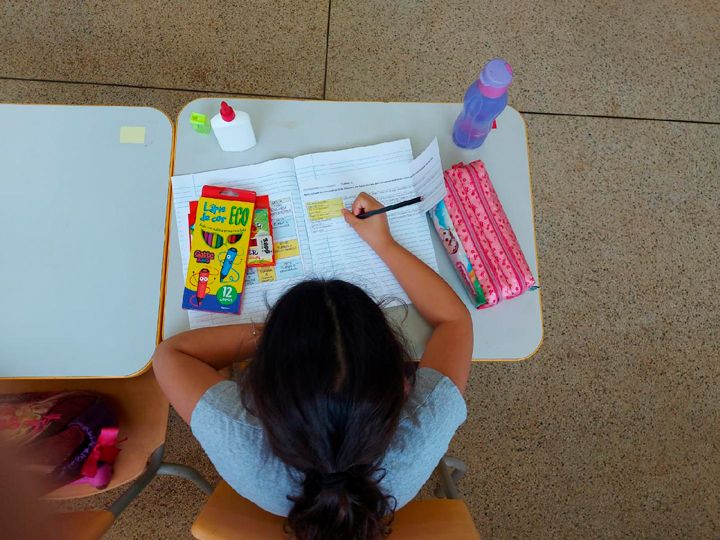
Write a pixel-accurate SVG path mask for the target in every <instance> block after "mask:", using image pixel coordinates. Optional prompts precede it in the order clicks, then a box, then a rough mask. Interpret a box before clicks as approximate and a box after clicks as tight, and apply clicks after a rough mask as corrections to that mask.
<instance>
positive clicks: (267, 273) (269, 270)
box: [257, 266, 276, 283]
mask: <svg viewBox="0 0 720 540" xmlns="http://www.w3.org/2000/svg"><path fill="white" fill-rule="evenodd" d="M257 273H258V280H260V283H266V282H268V281H275V279H276V276H275V268H273V267H272V266H268V267H266V268H262V267H260V268H258V269H257Z"/></svg>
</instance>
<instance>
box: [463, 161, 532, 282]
mask: <svg viewBox="0 0 720 540" xmlns="http://www.w3.org/2000/svg"><path fill="white" fill-rule="evenodd" d="M468 168H469V169H471V172H470V177H471V178H472V180H473V184H474V185H475V191H477V193H478V199H480V204H482V206H483V209H484V210H485V213H486V214H487V215H488V217H489V218H490V220H491V221H492V224H493V229H495V234H496V235H497V237H498V240H500V245H501V246H502V248H503V251H504V252H505V256H506V257H507V258H508V260H509V261H510V266H512V269H513V272H514V273H515V278H516V279H517V280H518V283H519V284H520V293H519V294H518V296H520V294H522V293H524V292H525V290H526V289H527V284H526V283H525V278H524V277H523V275H522V272H520V267H519V265H518V264H517V261H516V260H515V256H514V255H513V253H512V250H511V249H510V246H509V245H508V243H507V240H506V238H505V235H504V234H503V232H502V231H501V230H500V227H498V224H497V221H495V216H494V215H493V213H492V212H490V208H489V206H490V203H488V202H487V201H486V200H485V193H484V192H483V190H482V186H481V185H480V179H479V178H478V175H477V173H476V172H475V167H473V166H472V164H470V165H468ZM503 211H504V210H503ZM508 223H509V222H508Z"/></svg>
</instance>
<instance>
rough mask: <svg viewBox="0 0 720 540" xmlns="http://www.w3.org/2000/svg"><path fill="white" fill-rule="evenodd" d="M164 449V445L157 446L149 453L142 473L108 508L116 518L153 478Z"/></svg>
mask: <svg viewBox="0 0 720 540" xmlns="http://www.w3.org/2000/svg"><path fill="white" fill-rule="evenodd" d="M164 451H165V448H164V446H159V447H158V448H157V449H156V450H155V451H154V452H153V453H152V454H151V455H150V459H149V460H148V464H147V467H146V468H145V470H144V471H143V473H142V474H141V475H140V476H138V478H137V479H136V480H135V481H134V482H133V483H132V485H131V486H130V487H129V488H128V489H127V490H126V491H125V492H124V493H123V494H122V495H120V497H118V498H117V499H116V500H115V502H113V503H112V504H111V505H110V507H109V508H108V510H109V511H110V512H112V515H113V516H115V517H116V518H117V517H118V516H119V515H120V513H121V512H122V511H123V510H125V509H126V508H127V507H128V505H129V504H130V503H131V502H132V501H133V499H134V498H135V497H137V496H138V495H140V493H141V492H142V490H144V489H145V488H146V487H147V485H148V484H149V483H150V481H151V480H152V479H153V478H155V475H156V474H157V471H158V469H159V468H160V464H161V463H162V457H163V452H164Z"/></svg>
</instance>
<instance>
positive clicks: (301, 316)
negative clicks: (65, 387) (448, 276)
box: [153, 193, 472, 540]
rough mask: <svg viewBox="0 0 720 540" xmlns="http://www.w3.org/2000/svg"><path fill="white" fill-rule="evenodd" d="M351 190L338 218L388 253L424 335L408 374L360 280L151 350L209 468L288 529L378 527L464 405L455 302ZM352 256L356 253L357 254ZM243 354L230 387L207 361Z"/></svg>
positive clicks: (322, 531)
mask: <svg viewBox="0 0 720 540" xmlns="http://www.w3.org/2000/svg"><path fill="white" fill-rule="evenodd" d="M381 207H382V205H381V204H380V203H379V202H378V201H376V200H375V199H373V198H372V197H370V196H369V195H367V194H364V193H362V194H360V195H359V196H358V197H357V199H356V200H355V202H354V203H353V205H352V212H350V211H348V210H344V213H345V220H346V221H347V222H348V223H349V224H350V226H352V227H353V228H354V229H355V231H356V232H357V233H358V234H359V235H360V236H361V237H362V238H363V240H365V242H367V243H368V244H369V245H370V247H371V248H373V250H374V251H375V252H376V253H377V254H378V255H379V256H380V258H381V259H382V260H383V261H384V262H385V264H387V266H388V268H389V269H390V270H391V271H392V273H393V274H394V275H395V278H396V279H397V280H398V282H399V283H400V284H401V285H402V287H403V289H404V290H405V292H406V293H407V295H408V297H409V298H410V300H411V301H412V303H413V304H414V305H415V307H416V309H417V310H418V312H419V313H420V315H422V317H423V318H424V319H425V320H426V321H427V323H428V324H429V325H430V326H431V327H432V334H431V336H430V339H429V341H428V343H427V346H426V348H425V352H424V354H423V356H422V358H421V359H420V364H419V369H418V370H417V372H416V374H415V375H414V376H413V377H408V376H406V375H405V370H404V369H403V368H404V364H405V362H406V361H408V360H409V356H408V352H407V350H406V348H405V345H404V343H403V340H402V339H401V337H400V336H399V335H398V334H397V333H396V331H395V330H394V329H393V328H392V326H391V325H390V324H388V321H387V320H386V318H385V316H384V314H383V312H382V310H381V309H380V307H378V305H377V304H376V303H375V302H374V301H373V300H372V299H371V298H370V297H369V296H368V295H367V294H366V293H365V292H363V291H362V289H360V288H358V287H356V286H355V285H351V284H349V283H346V282H343V281H337V280H333V281H320V280H317V281H306V282H302V283H300V284H298V285H296V286H295V287H293V288H292V289H290V290H289V291H288V292H287V293H286V294H285V295H284V296H283V297H282V298H280V299H279V300H278V301H277V302H276V304H275V305H274V307H273V308H272V311H271V313H270V315H269V317H268V319H267V322H266V323H265V324H264V325H263V326H260V325H257V326H256V325H251V324H244V325H233V326H224V327H215V328H203V329H198V330H193V331H190V332H185V333H183V334H179V335H177V336H174V337H172V338H170V339H168V340H166V341H164V342H163V343H161V344H160V345H159V346H158V348H157V350H156V352H155V355H154V357H153V367H154V370H155V374H156V376H157V379H158V382H159V383H160V386H161V387H162V389H163V391H164V392H165V394H167V396H168V398H169V400H170V403H172V405H173V407H175V410H177V412H178V414H179V415H180V416H181V417H182V418H183V419H184V420H185V421H186V422H188V423H189V424H190V427H191V429H192V431H193V434H194V435H195V437H197V439H198V440H199V441H200V444H201V445H202V446H203V448H204V450H205V452H207V454H208V456H209V457H210V459H211V461H212V462H213V464H214V465H215V467H216V468H217V470H218V472H219V473H220V475H221V476H222V477H223V478H224V479H225V481H226V482H227V483H228V484H230V486H232V487H233V488H234V489H235V490H236V491H237V492H238V493H239V494H240V495H242V496H243V497H246V498H247V499H250V500H251V501H253V502H254V503H255V504H257V505H258V506H260V507H261V508H264V509H265V510H267V511H269V512H272V513H274V514H278V515H282V516H287V525H288V527H289V529H290V530H291V531H292V533H293V534H294V535H295V537H296V538H298V539H300V540H305V539H312V540H324V539H340V538H341V539H358V540H360V539H362V540H365V539H374V538H381V537H383V536H385V535H386V534H387V533H388V531H389V527H390V522H391V518H392V514H393V511H394V510H395V509H399V508H400V507H402V506H403V505H405V504H407V503H408V502H409V501H410V500H411V499H412V498H413V497H414V496H415V495H416V494H417V493H418V491H419V490H420V488H421V487H422V486H423V484H424V483H425V482H426V481H427V479H428V478H429V477H430V475H431V473H432V471H433V469H434V468H435V466H436V465H437V463H438V461H439V460H440V458H441V457H442V456H443V455H444V453H445V451H446V450H447V447H448V444H449V442H450V440H451V439H452V437H453V435H454V433H455V431H456V430H457V428H458V427H459V426H460V424H462V422H463V421H464V420H465V417H466V413H467V409H466V406H465V402H464V400H463V398H462V395H461V394H462V392H463V391H464V390H465V385H466V384H467V379H468V373H469V370H470V360H471V354H472V326H471V322H470V315H469V313H468V310H467V309H466V308H465V305H464V304H463V303H462V302H461V301H460V300H459V299H458V297H457V296H456V295H455V293H454V292H453V291H452V289H451V288H450V287H449V286H448V285H447V284H446V283H445V281H443V280H442V278H440V277H439V276H438V275H437V274H436V273H435V272H434V271H433V270H431V269H430V268H429V267H428V266H426V265H425V264H424V263H422V262H421V261H420V260H418V259H417V258H416V257H415V256H414V255H412V254H411V253H410V252H408V251H407V250H405V249H404V248H403V247H402V246H400V245H399V244H397V243H396V242H395V241H394V240H393V238H392V236H391V234H390V230H389V228H388V223H387V217H386V216H385V215H384V214H382V215H375V216H372V217H368V218H367V219H358V218H357V217H356V216H357V215H358V214H360V213H361V212H367V211H370V210H375V209H377V208H381ZM358 263H359V264H361V261H358ZM246 359H252V360H251V361H250V362H249V364H248V366H247V368H246V369H245V370H244V372H243V374H242V378H241V381H240V383H239V384H237V383H235V382H233V381H228V380H225V379H224V378H223V377H222V376H221V375H219V374H218V371H217V370H219V369H221V368H224V367H226V366H229V365H231V364H232V363H233V362H237V361H239V360H246Z"/></svg>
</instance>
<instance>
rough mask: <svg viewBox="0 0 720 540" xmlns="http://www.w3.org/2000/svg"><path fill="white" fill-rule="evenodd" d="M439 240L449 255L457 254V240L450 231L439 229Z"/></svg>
mask: <svg viewBox="0 0 720 540" xmlns="http://www.w3.org/2000/svg"><path fill="white" fill-rule="evenodd" d="M440 239H441V240H442V241H443V244H445V249H446V250H447V252H448V253H449V254H450V255H453V254H455V253H457V250H458V245H459V244H458V240H457V238H455V235H454V234H453V233H452V231H449V230H447V229H442V228H441V229H440Z"/></svg>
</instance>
